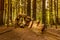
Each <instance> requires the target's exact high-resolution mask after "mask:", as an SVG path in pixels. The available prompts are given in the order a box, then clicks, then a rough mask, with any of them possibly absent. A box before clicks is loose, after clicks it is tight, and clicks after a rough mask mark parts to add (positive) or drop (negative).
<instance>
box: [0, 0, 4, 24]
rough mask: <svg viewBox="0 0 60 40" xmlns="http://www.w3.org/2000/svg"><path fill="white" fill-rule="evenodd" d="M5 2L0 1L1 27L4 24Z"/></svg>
mask: <svg viewBox="0 0 60 40" xmlns="http://www.w3.org/2000/svg"><path fill="white" fill-rule="evenodd" d="M3 10H4V0H0V25H2V24H3Z"/></svg>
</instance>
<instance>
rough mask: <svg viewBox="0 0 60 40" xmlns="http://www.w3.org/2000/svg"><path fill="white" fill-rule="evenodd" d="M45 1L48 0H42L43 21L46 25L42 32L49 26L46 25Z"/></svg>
mask: <svg viewBox="0 0 60 40" xmlns="http://www.w3.org/2000/svg"><path fill="white" fill-rule="evenodd" d="M45 1H46V0H42V23H43V24H44V27H43V29H42V32H44V30H45V28H47V25H46V9H45V6H46V5H45Z"/></svg>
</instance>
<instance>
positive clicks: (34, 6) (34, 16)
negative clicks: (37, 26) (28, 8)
mask: <svg viewBox="0 0 60 40" xmlns="http://www.w3.org/2000/svg"><path fill="white" fill-rule="evenodd" d="M33 18H34V20H36V0H33Z"/></svg>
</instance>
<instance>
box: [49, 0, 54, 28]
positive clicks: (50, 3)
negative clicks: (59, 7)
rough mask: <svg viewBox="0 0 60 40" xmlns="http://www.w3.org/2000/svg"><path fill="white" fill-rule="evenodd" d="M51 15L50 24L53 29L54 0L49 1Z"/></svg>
mask: <svg viewBox="0 0 60 40" xmlns="http://www.w3.org/2000/svg"><path fill="white" fill-rule="evenodd" d="M49 1H50V2H49V12H50V13H49V14H50V24H51V27H52V24H53V7H52V6H53V4H52V2H53V1H52V0H49Z"/></svg>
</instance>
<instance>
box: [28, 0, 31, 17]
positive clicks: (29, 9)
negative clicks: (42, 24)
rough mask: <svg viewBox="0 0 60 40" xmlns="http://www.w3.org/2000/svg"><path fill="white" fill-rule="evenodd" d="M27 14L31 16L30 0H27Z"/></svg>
mask: <svg viewBox="0 0 60 40" xmlns="http://www.w3.org/2000/svg"><path fill="white" fill-rule="evenodd" d="M27 15H28V16H30V17H31V0H27Z"/></svg>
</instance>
